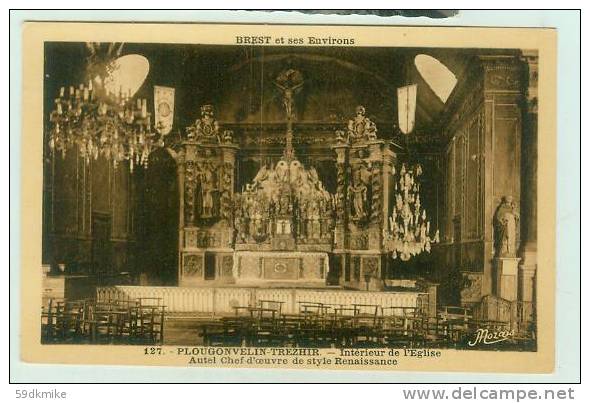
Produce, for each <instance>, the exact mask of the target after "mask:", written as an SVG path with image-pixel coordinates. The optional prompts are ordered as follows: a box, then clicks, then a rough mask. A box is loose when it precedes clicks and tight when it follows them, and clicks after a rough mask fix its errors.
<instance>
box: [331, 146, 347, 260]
mask: <svg viewBox="0 0 590 403" xmlns="http://www.w3.org/2000/svg"><path fill="white" fill-rule="evenodd" d="M333 149H334V151H335V152H336V175H337V176H336V230H335V234H334V243H335V245H336V249H344V248H345V247H346V245H345V232H346V222H347V211H348V201H347V195H346V189H347V188H348V173H347V165H348V150H349V146H348V144H339V145H336V146H334V147H333Z"/></svg>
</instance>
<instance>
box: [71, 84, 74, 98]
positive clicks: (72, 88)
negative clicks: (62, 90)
mask: <svg viewBox="0 0 590 403" xmlns="http://www.w3.org/2000/svg"><path fill="white" fill-rule="evenodd" d="M70 96H71V97H73V96H74V86H72V85H70Z"/></svg>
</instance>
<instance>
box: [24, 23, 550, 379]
mask: <svg viewBox="0 0 590 403" xmlns="http://www.w3.org/2000/svg"><path fill="white" fill-rule="evenodd" d="M23 43H24V47H23V54H24V62H23V68H24V72H23V73H24V76H23V82H24V87H23V89H22V90H23V100H24V103H23V109H22V110H23V116H22V119H23V120H22V122H23V132H22V144H23V152H22V159H23V163H22V166H23V172H22V189H23V194H22V200H23V205H22V233H23V239H22V245H23V250H22V261H23V265H22V268H21V272H20V279H21V283H22V313H21V322H22V330H21V335H22V336H21V337H22V340H21V341H22V354H21V357H22V360H24V361H26V362H39V363H66V364H68V363H79V364H125V365H161V366H165V365H172V366H208V367H231V368H240V367H252V368H262V367H265V368H290V369H302V370H304V369H309V368H319V369H325V370H345V369H354V370H361V369H362V370H369V371H370V370H400V371H408V370H411V371H463V372H521V373H547V372H551V371H553V368H554V349H555V341H554V340H555V337H554V319H555V318H554V310H555V306H554V303H555V142H556V50H555V46H556V33H555V31H554V30H551V29H513V28H440V27H390V26H380V27H371V26H311V25H307V26H302V25H223V24H173V23H167V24H151V23H140V24H126V23H69V22H51V23H49V22H47V23H41V22H37V23H35V22H30V23H27V24H25V25H24V26H23Z"/></svg>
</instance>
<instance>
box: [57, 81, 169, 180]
mask: <svg viewBox="0 0 590 403" xmlns="http://www.w3.org/2000/svg"><path fill="white" fill-rule="evenodd" d="M95 83H96V85H93V82H92V81H88V84H81V85H80V86H79V87H77V88H75V87H73V86H72V87H69V90H68V91H66V88H65V87H61V88H60V91H59V97H58V98H56V99H55V108H54V109H53V111H52V112H51V114H50V118H49V120H50V123H51V126H50V131H49V148H50V150H51V153H52V154H53V153H55V152H56V151H57V152H60V153H61V154H62V157H64V158H65V155H66V152H67V151H68V150H69V149H71V148H74V147H75V148H77V150H78V152H79V154H80V156H81V157H82V158H84V159H85V160H86V163H90V160H92V159H94V160H96V159H97V158H98V157H99V155H102V156H103V157H104V158H105V159H106V160H107V161H109V162H110V163H111V164H112V165H113V167H114V168H117V166H118V165H119V164H121V163H122V162H125V161H128V162H129V169H130V171H131V172H133V168H134V166H147V163H148V158H149V155H150V153H151V152H152V151H153V150H154V149H156V148H159V147H162V146H164V140H163V136H161V135H160V134H159V133H158V131H159V130H158V127H155V128H154V127H153V126H152V117H151V113H149V112H148V110H147V100H146V99H140V98H137V99H134V98H132V96H131V90H129V91H128V93H124V92H123V87H122V86H121V87H120V90H119V91H118V93H114V92H113V91H112V90H110V88H111V87H110V86H107V85H103V84H105V82H104V81H103V80H102V79H100V78H98V77H97V78H96V79H95ZM154 129H155V130H154Z"/></svg>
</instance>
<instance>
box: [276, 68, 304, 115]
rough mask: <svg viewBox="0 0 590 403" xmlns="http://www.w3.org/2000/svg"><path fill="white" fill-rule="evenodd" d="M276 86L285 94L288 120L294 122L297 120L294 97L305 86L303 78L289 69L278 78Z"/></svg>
mask: <svg viewBox="0 0 590 403" xmlns="http://www.w3.org/2000/svg"><path fill="white" fill-rule="evenodd" d="M274 84H275V85H276V86H277V87H278V88H279V89H280V90H281V91H282V93H283V106H284V107H285V111H286V113H287V119H288V120H293V119H294V118H295V115H294V113H293V95H294V94H295V92H296V91H298V90H299V89H300V88H301V87H302V86H303V76H302V75H301V73H300V72H299V71H297V70H294V69H288V70H285V71H283V72H282V73H281V74H280V75H279V76H278V77H277V79H276V80H275V82H274Z"/></svg>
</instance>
